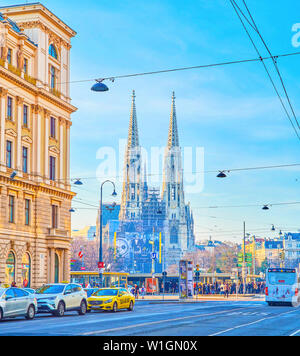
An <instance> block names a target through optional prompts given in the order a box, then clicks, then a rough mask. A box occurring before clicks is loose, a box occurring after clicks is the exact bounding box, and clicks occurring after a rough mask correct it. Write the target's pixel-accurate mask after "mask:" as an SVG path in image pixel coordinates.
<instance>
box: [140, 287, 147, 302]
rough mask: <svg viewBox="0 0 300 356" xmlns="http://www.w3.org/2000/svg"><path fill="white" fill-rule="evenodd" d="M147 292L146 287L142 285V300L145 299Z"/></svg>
mask: <svg viewBox="0 0 300 356" xmlns="http://www.w3.org/2000/svg"><path fill="white" fill-rule="evenodd" d="M145 291H146V289H145V286H144V285H142V288H141V296H142V299H144V298H145Z"/></svg>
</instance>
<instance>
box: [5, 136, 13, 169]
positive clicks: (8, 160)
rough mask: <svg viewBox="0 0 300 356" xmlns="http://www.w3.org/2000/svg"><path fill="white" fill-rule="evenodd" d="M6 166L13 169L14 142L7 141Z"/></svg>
mask: <svg viewBox="0 0 300 356" xmlns="http://www.w3.org/2000/svg"><path fill="white" fill-rule="evenodd" d="M6 166H7V167H8V168H12V142H11V141H6Z"/></svg>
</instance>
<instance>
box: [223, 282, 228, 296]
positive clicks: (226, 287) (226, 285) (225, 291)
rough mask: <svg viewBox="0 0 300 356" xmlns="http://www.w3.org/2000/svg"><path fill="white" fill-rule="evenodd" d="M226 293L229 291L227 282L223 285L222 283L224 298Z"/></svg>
mask: <svg viewBox="0 0 300 356" xmlns="http://www.w3.org/2000/svg"><path fill="white" fill-rule="evenodd" d="M228 293H229V285H228V283H225V285H224V298H228Z"/></svg>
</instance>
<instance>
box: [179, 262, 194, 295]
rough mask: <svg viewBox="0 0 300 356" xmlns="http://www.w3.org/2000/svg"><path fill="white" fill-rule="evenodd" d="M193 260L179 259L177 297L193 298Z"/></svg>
mask: <svg viewBox="0 0 300 356" xmlns="http://www.w3.org/2000/svg"><path fill="white" fill-rule="evenodd" d="M193 292H194V281H193V262H192V261H185V260H181V261H179V299H188V298H193V294H194V293H193Z"/></svg>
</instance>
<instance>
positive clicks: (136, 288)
mask: <svg viewBox="0 0 300 356" xmlns="http://www.w3.org/2000/svg"><path fill="white" fill-rule="evenodd" d="M134 296H135V297H136V299H139V287H138V285H137V284H135V285H134Z"/></svg>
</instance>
